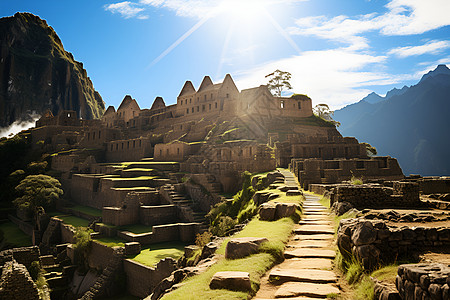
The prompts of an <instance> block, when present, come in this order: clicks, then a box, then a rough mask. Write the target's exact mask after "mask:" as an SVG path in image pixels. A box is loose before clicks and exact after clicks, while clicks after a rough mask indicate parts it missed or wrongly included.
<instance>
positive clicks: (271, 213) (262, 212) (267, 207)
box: [258, 203, 277, 221]
mask: <svg viewBox="0 0 450 300" xmlns="http://www.w3.org/2000/svg"><path fill="white" fill-rule="evenodd" d="M276 211H277V207H276V205H275V204H273V203H263V204H261V206H260V207H259V212H258V213H259V218H260V219H261V220H263V221H273V220H275V213H276Z"/></svg>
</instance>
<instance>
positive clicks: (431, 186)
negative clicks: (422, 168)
mask: <svg viewBox="0 0 450 300" xmlns="http://www.w3.org/2000/svg"><path fill="white" fill-rule="evenodd" d="M419 184H420V190H421V191H422V193H423V194H449V193H450V178H448V177H441V178H423V179H422V180H419Z"/></svg>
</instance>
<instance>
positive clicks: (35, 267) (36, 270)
mask: <svg viewBox="0 0 450 300" xmlns="http://www.w3.org/2000/svg"><path fill="white" fill-rule="evenodd" d="M28 272H29V273H30V276H31V278H32V279H33V280H34V281H36V280H37V279H38V276H39V274H40V273H42V272H43V270H42V268H41V264H40V263H39V261H37V260H35V261H33V262H31V265H30V267H29V268H28Z"/></svg>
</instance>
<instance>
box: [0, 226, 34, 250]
mask: <svg viewBox="0 0 450 300" xmlns="http://www.w3.org/2000/svg"><path fill="white" fill-rule="evenodd" d="M0 230H2V231H3V233H4V241H3V243H7V244H10V245H14V246H16V247H25V246H31V245H32V243H31V237H29V236H28V235H26V234H25V233H23V231H22V230H20V228H19V227H18V226H17V225H16V224H14V223H13V222H5V223H1V224H0Z"/></svg>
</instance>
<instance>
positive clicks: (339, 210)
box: [331, 201, 353, 216]
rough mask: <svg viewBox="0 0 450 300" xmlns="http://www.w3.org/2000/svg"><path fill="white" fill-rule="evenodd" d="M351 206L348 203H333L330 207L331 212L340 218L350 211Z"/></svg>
mask: <svg viewBox="0 0 450 300" xmlns="http://www.w3.org/2000/svg"><path fill="white" fill-rule="evenodd" d="M352 208H353V206H352V205H351V204H350V203H349V202H345V201H344V202H335V203H333V205H332V206H331V210H332V211H333V212H334V213H335V214H336V215H337V216H342V215H343V214H345V213H346V212H348V211H349V210H350V209H352Z"/></svg>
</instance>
